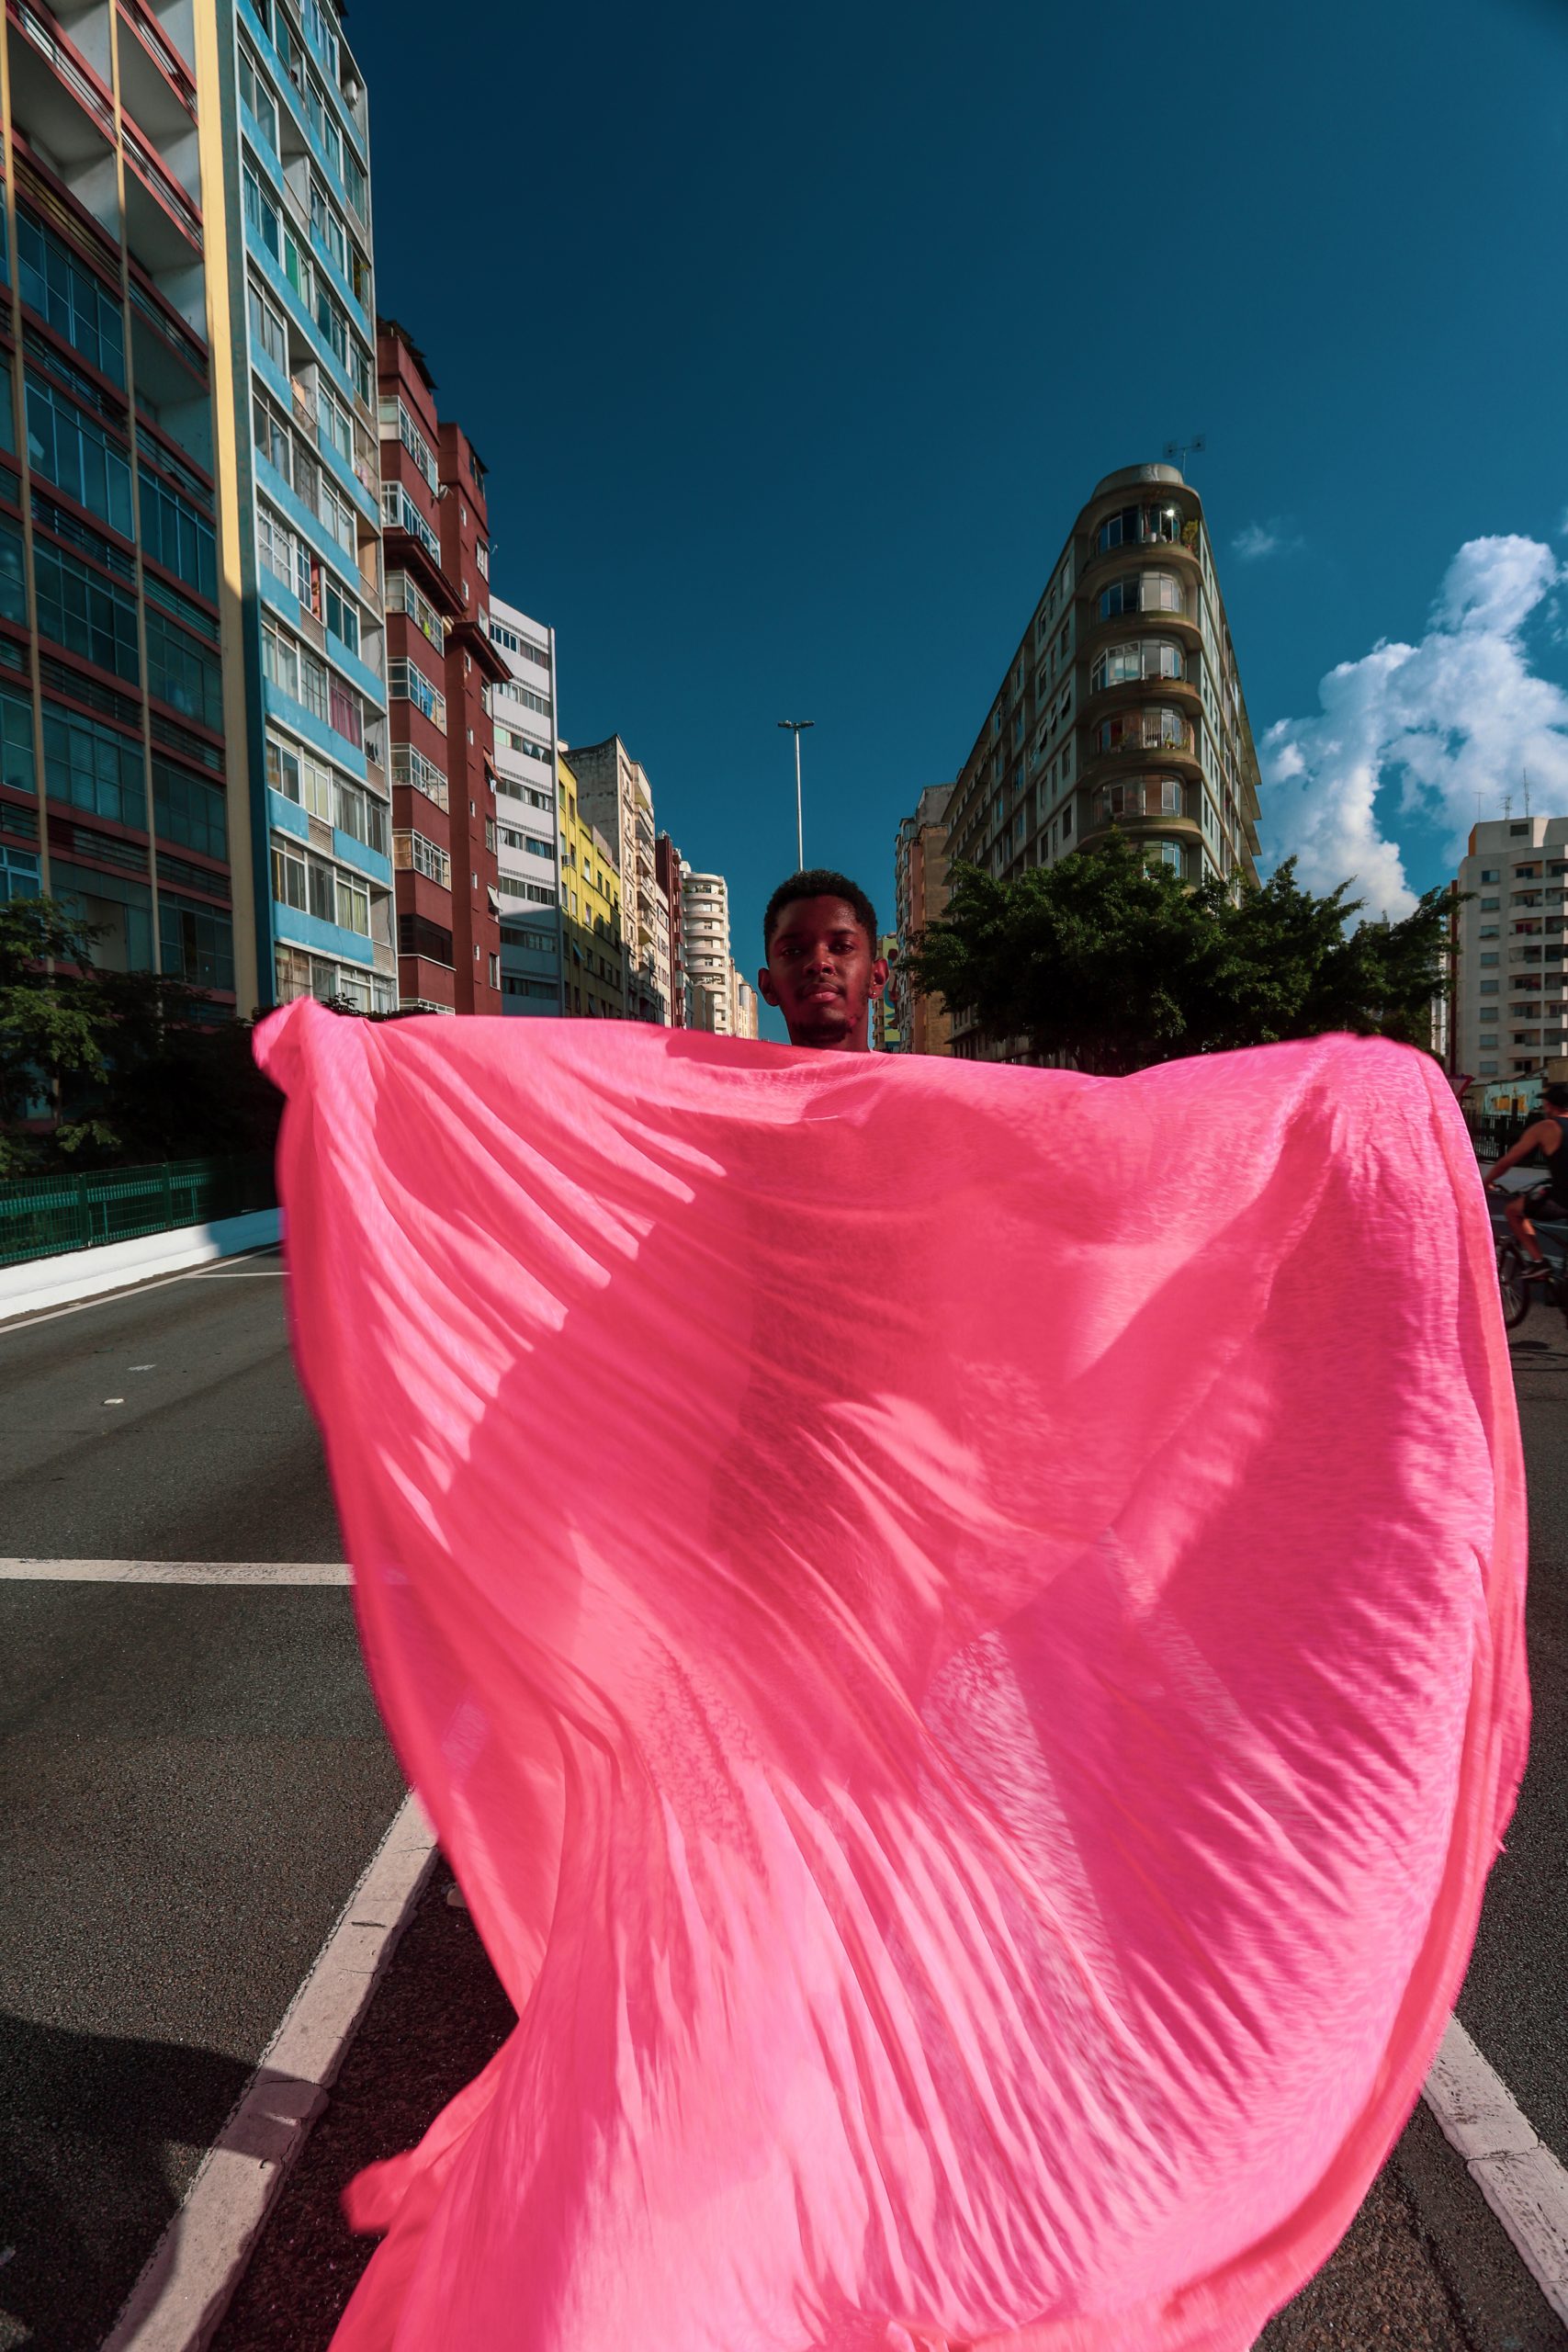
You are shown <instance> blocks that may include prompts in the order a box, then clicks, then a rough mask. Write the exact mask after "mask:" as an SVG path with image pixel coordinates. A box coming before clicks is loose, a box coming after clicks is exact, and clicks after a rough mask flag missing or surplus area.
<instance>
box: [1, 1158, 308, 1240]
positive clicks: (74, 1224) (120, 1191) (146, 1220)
mask: <svg viewBox="0 0 1568 2352" xmlns="http://www.w3.org/2000/svg"><path fill="white" fill-rule="evenodd" d="M276 1202H277V1193H276V1187H275V1184H274V1182H273V1172H272V1161H271V1159H269V1158H267V1157H265V1155H263V1156H259V1157H257V1158H254V1159H175V1160H164V1162H163V1163H162V1164H161V1165H159V1166H156V1167H152V1168H100V1169H95V1170H93V1171H92V1172H91V1173H90V1174H86V1175H82V1176H72V1175H65V1174H62V1173H59V1172H58V1171H57V1172H55V1173H52V1174H51V1175H48V1176H17V1177H13V1178H12V1179H11V1180H10V1181H9V1182H4V1183H0V1266H15V1265H19V1264H20V1263H21V1261H22V1260H23V1259H25V1258H52V1257H54V1256H56V1255H57V1254H58V1253H59V1252H60V1251H61V1250H93V1249H96V1248H98V1247H99V1246H100V1245H101V1244H102V1243H104V1242H106V1241H134V1240H136V1239H137V1238H139V1237H140V1236H141V1235H143V1234H148V1233H168V1232H171V1231H172V1230H173V1229H174V1227H176V1226H181V1225H208V1224H210V1223H211V1222H212V1220H213V1219H214V1218H217V1217H222V1216H244V1215H245V1214H246V1212H247V1211H248V1210H251V1209H270V1208H273V1207H275V1206H276Z"/></svg>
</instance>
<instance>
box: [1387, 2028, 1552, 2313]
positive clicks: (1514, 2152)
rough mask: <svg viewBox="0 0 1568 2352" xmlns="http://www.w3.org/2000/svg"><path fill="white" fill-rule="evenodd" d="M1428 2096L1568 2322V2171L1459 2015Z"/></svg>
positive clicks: (1536, 2277) (1430, 2080) (1446, 2038)
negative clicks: (1462, 2022)
mask: <svg viewBox="0 0 1568 2352" xmlns="http://www.w3.org/2000/svg"><path fill="white" fill-rule="evenodd" d="M1422 2097H1423V2098H1425V2100H1426V2102H1427V2106H1428V2107H1429V2108H1430V2109H1431V2110H1432V2113H1433V2114H1434V2115H1435V2116H1436V2117H1437V2119H1438V2123H1439V2124H1440V2125H1441V2127H1442V2131H1443V2136H1444V2138H1445V2139H1446V2140H1447V2141H1448V2143H1449V2144H1450V2147H1451V2148H1452V2149H1453V2150H1454V2151H1455V2153H1456V2154H1458V2155H1460V2156H1461V2157H1462V2158H1463V2161H1464V2168H1465V2170H1466V2171H1467V2172H1468V2173H1469V2175H1470V2177H1471V2178H1472V2180H1473V2181H1474V2183H1475V2185H1476V2187H1477V2188H1479V2189H1480V2191H1481V2194H1482V2195H1483V2197H1484V2198H1485V2199H1486V2202H1487V2203H1488V2205H1490V2206H1491V2208H1492V2211H1494V2213H1495V2214H1496V2216H1497V2219H1498V2220H1499V2221H1500V2222H1502V2224H1503V2227H1504V2228H1505V2229H1506V2232H1507V2233H1508V2235H1509V2236H1510V2238H1512V2240H1513V2242H1514V2245H1516V2247H1517V2249H1518V2252H1519V2255H1520V2257H1521V2258H1522V2260H1523V2262H1524V2265H1525V2267H1526V2269H1527V2270H1529V2274H1530V2276H1531V2277H1532V2278H1534V2280H1535V2282H1536V2285H1537V2286H1538V2287H1539V2288H1540V2291H1541V2293H1542V2294H1543V2295H1544V2296H1545V2297H1546V2300H1547V2301H1548V2302H1549V2303H1550V2304H1551V2308H1552V2310H1553V2311H1554V2312H1556V2313H1557V2316H1558V2318H1559V2319H1561V2320H1568V2171H1565V2170H1564V2168H1563V2166H1562V2165H1561V2164H1560V2163H1559V2162H1558V2160H1557V2158H1556V2156H1554V2155H1553V2154H1552V2152H1551V2149H1550V2148H1548V2147H1545V2146H1543V2145H1542V2143H1541V2140H1540V2133H1539V2132H1538V2131H1536V2129H1535V2126H1534V2125H1533V2124H1532V2123H1531V2121H1530V2120H1529V2117H1528V2116H1527V2115H1526V2114H1525V2113H1524V2112H1523V2111H1522V2109H1520V2108H1519V2107H1518V2106H1517V2103H1516V2102H1515V2100H1514V2098H1513V2096H1512V2094H1511V2093H1510V2091H1509V2090H1508V2088H1507V2086H1506V2084H1505V2083H1504V2082H1503V2080H1502V2078H1501V2076H1500V2075H1496V2074H1495V2073H1494V2072H1493V2070H1492V2068H1491V2067H1490V2066H1489V2065H1488V2064H1487V2063H1486V2061H1485V2059H1484V2058H1483V2056H1482V2054H1481V2052H1480V2051H1479V2050H1478V2049H1477V2048H1476V2046H1475V2044H1474V2042H1473V2041H1472V2040H1471V2038H1470V2036H1469V2034H1468V2033H1466V2031H1465V2030H1464V2028H1463V2026H1461V2023H1460V2021H1459V2019H1458V2018H1450V2019H1449V2027H1448V2031H1447V2032H1446V2033H1445V2034H1444V2036H1443V2040H1442V2046H1441V2048H1440V2049H1439V2050H1438V2054H1437V2057H1436V2058H1435V2059H1434V2060H1433V2062H1432V2071H1431V2073H1430V2074H1429V2075H1427V2086H1426V2089H1425V2090H1424V2091H1423V2092H1422Z"/></svg>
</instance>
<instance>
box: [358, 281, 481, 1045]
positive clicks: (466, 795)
mask: <svg viewBox="0 0 1568 2352" xmlns="http://www.w3.org/2000/svg"><path fill="white" fill-rule="evenodd" d="M376 364H377V383H378V404H379V421H380V428H381V523H382V534H383V538H382V546H383V551H384V561H385V566H386V575H387V578H386V612H387V688H388V717H389V735H390V757H391V771H392V865H393V869H394V887H395V888H396V892H397V918H398V1001H399V1003H400V1005H403V1006H405V1007H408V1008H413V1007H418V1008H420V1009H422V1010H423V1011H426V1012H493V1013H499V1012H500V1011H501V922H500V899H499V895H498V888H497V884H498V870H497V866H496V833H495V785H494V780H493V775H492V763H493V754H494V750H495V730H494V725H493V722H492V719H491V708H490V700H491V697H490V688H491V685H492V684H495V683H496V682H497V681H498V680H500V679H502V678H504V677H505V676H506V675H507V670H506V665H505V663H504V662H502V657H501V655H500V653H499V652H498V651H497V650H496V648H495V647H494V646H493V645H492V644H491V638H490V626H489V623H490V545H489V522H488V518H487V511H486V503H485V489H484V479H485V469H484V467H483V465H482V464H481V463H480V461H479V457H478V455H477V454H476V452H475V449H474V447H473V444H472V443H471V442H470V441H469V439H468V435H467V434H466V433H465V432H464V431H463V429H462V427H461V426H460V425H458V424H443V423H442V422H441V419H440V416H439V413H438V412H437V410H436V405H435V382H434V378H433V377H432V375H431V373H430V371H429V368H427V367H426V365H425V361H424V356H423V353H422V352H421V351H420V349H419V347H418V345H416V344H414V343H413V342H412V340H411V339H410V337H409V335H408V334H406V332H405V331H404V329H403V328H401V327H400V326H399V324H398V323H397V322H396V321H395V320H393V319H381V320H378V322H377V340H376Z"/></svg>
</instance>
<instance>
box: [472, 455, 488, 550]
mask: <svg viewBox="0 0 1568 2352" xmlns="http://www.w3.org/2000/svg"><path fill="white" fill-rule="evenodd" d="M468 455H469V457H470V458H471V457H472V456H473V452H472V450H470V451H469V452H468ZM474 561H475V562H476V563H477V564H478V565H479V577H480V579H481V580H488V579H489V578H490V549H489V548H488V547H487V546H486V545H485V543H484V541H483V539H479V540H476V542H475V544H474Z"/></svg>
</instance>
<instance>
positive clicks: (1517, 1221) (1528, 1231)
mask: <svg viewBox="0 0 1568 2352" xmlns="http://www.w3.org/2000/svg"><path fill="white" fill-rule="evenodd" d="M1541 1102H1542V1104H1543V1106H1544V1108H1543V1112H1542V1115H1541V1116H1540V1118H1539V1119H1537V1120H1535V1121H1533V1122H1532V1124H1531V1125H1529V1126H1528V1127H1527V1128H1526V1129H1525V1131H1524V1133H1523V1135H1522V1136H1520V1137H1519V1139H1518V1141H1517V1144H1515V1146H1514V1147H1513V1149H1512V1150H1511V1151H1506V1152H1505V1153H1504V1154H1503V1157H1502V1159H1499V1160H1498V1161H1497V1162H1496V1163H1495V1166H1494V1167H1493V1168H1492V1169H1491V1170H1490V1171H1489V1173H1488V1174H1487V1176H1486V1178H1485V1180H1484V1181H1485V1185H1486V1189H1487V1191H1488V1192H1489V1193H1491V1192H1495V1190H1496V1189H1497V1179H1498V1177H1499V1176H1506V1174H1507V1172H1508V1170H1509V1169H1510V1168H1515V1167H1517V1165H1518V1163H1519V1161H1520V1160H1521V1159H1529V1155H1530V1153H1531V1152H1532V1151H1540V1152H1541V1153H1543V1154H1544V1155H1545V1159H1546V1167H1547V1175H1546V1182H1544V1183H1543V1184H1532V1185H1531V1186H1530V1188H1529V1191H1528V1192H1524V1193H1509V1194H1508V1196H1507V1199H1506V1201H1505V1202H1504V1204H1503V1214H1504V1216H1506V1218H1507V1220H1508V1229H1509V1231H1510V1232H1511V1233H1512V1234H1513V1237H1514V1238H1515V1240H1516V1241H1517V1242H1518V1243H1519V1245H1520V1247H1521V1248H1522V1249H1523V1250H1524V1252H1525V1255H1526V1256H1527V1257H1528V1258H1529V1261H1530V1262H1529V1265H1528V1266H1527V1267H1526V1268H1525V1271H1524V1272H1523V1274H1522V1275H1521V1276H1520V1280H1521V1281H1523V1282H1527V1283H1531V1282H1541V1281H1543V1280H1544V1279H1545V1277H1546V1276H1547V1275H1548V1274H1549V1273H1550V1272H1551V1266H1550V1264H1549V1262H1548V1261H1547V1258H1546V1254H1545V1252H1544V1251H1543V1250H1542V1249H1541V1246H1540V1240H1539V1239H1538V1238H1537V1236H1536V1229H1535V1227H1534V1225H1533V1223H1532V1222H1531V1219H1532V1217H1535V1216H1546V1217H1551V1218H1553V1219H1561V1220H1563V1221H1568V1148H1565V1139H1568V1085H1561V1084H1553V1085H1551V1086H1546V1087H1543V1088H1542V1089H1541Z"/></svg>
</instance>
